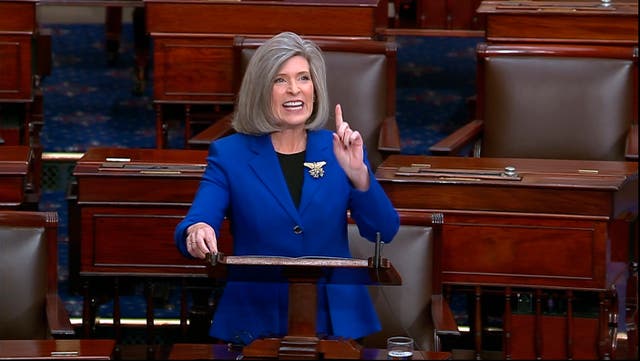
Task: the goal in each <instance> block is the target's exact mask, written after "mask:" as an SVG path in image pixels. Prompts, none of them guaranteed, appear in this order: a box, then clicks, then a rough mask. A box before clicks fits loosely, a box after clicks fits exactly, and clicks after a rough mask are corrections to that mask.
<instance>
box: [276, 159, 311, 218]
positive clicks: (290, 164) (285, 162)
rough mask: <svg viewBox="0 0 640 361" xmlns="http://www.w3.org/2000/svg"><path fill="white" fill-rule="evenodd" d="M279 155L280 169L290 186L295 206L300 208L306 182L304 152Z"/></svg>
mask: <svg viewBox="0 0 640 361" xmlns="http://www.w3.org/2000/svg"><path fill="white" fill-rule="evenodd" d="M277 154H278V160H279V161H280V168H282V173H283V174H284V179H285V180H286V181H287V185H288V186H289V193H290V194H291V199H293V204H295V205H296V207H298V206H299V205H300V197H301V196H302V182H303V180H304V154H305V151H304V150H303V151H302V152H300V153H294V154H282V153H277Z"/></svg>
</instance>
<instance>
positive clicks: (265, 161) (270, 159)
mask: <svg viewBox="0 0 640 361" xmlns="http://www.w3.org/2000/svg"><path fill="white" fill-rule="evenodd" d="M253 138H254V141H253V142H252V143H251V151H253V152H254V153H255V157H254V158H253V159H252V160H251V161H250V162H249V166H250V167H251V169H252V170H253V172H254V174H255V176H256V178H257V179H259V180H260V182H262V183H263V184H264V186H265V187H266V188H267V189H268V190H269V191H270V192H271V194H272V195H273V198H274V199H275V200H276V202H277V203H278V204H279V205H280V206H281V207H282V208H283V209H284V210H285V211H286V212H287V213H289V214H290V215H291V217H293V218H294V219H295V220H296V222H299V219H300V217H299V215H298V211H297V210H296V208H295V206H294V204H293V202H292V200H291V196H290V195H289V188H288V186H287V183H286V181H285V179H284V177H283V175H282V171H281V170H280V162H279V161H278V157H277V156H276V153H275V151H274V149H273V144H271V137H269V136H268V135H265V136H258V137H253Z"/></svg>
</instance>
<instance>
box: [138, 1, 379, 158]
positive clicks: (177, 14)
mask: <svg viewBox="0 0 640 361" xmlns="http://www.w3.org/2000/svg"><path fill="white" fill-rule="evenodd" d="M144 4H145V11H146V17H147V31H148V32H149V34H150V36H151V38H152V39H153V44H154V45H153V64H154V69H153V71H154V74H153V79H154V84H153V86H154V89H153V97H154V102H155V104H156V111H157V115H156V119H157V121H156V145H157V147H158V148H164V147H165V146H166V133H167V131H168V129H167V128H168V123H167V121H166V120H165V117H164V115H163V112H162V105H163V104H165V105H166V104H180V105H185V111H184V124H185V142H186V140H188V139H189V138H190V137H191V135H192V134H191V132H190V123H191V105H194V104H203V103H204V104H218V105H220V104H222V105H233V102H234V100H235V93H234V91H233V54H232V53H233V52H232V48H233V38H234V36H236V35H246V36H250V37H260V36H264V37H269V36H273V35H275V34H277V33H279V32H281V31H284V30H289V31H294V32H297V33H299V34H301V35H305V36H308V37H332V38H341V39H353V38H374V37H376V36H377V34H380V31H379V30H380V29H382V28H384V27H385V26H386V22H387V5H386V4H387V3H386V1H382V0H350V1H339V0H322V1H318V0H281V1H248V0H237V1H228V0H191V1H181V0H144ZM185 145H186V143H185Z"/></svg>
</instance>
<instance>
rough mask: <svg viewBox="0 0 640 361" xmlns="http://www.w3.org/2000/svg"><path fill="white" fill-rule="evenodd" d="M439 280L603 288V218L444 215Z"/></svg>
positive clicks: (604, 239)
mask: <svg viewBox="0 0 640 361" xmlns="http://www.w3.org/2000/svg"><path fill="white" fill-rule="evenodd" d="M442 232H443V233H442V239H443V244H442V250H441V262H442V281H443V282H445V283H460V284H487V285H520V286H529V287H568V288H573V289H605V288H607V258H606V257H607V247H608V244H607V233H608V232H607V222H606V221H605V220H602V221H598V220H582V219H569V218H566V219H562V218H550V217H535V216H529V217H523V216H509V215H495V216H480V215H445V222H444V226H443V229H442Z"/></svg>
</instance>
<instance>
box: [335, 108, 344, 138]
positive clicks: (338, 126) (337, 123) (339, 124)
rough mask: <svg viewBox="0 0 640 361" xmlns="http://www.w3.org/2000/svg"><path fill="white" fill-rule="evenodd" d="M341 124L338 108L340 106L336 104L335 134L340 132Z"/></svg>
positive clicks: (340, 109) (340, 113) (340, 114)
mask: <svg viewBox="0 0 640 361" xmlns="http://www.w3.org/2000/svg"><path fill="white" fill-rule="evenodd" d="M342 122H343V120H342V107H341V106H340V104H336V132H337V131H338V130H340V126H341V125H342Z"/></svg>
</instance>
